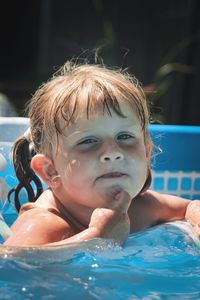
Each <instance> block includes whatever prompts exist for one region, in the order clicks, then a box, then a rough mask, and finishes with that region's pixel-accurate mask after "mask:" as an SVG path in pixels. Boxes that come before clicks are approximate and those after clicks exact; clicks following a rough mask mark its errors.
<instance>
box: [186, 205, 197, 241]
mask: <svg viewBox="0 0 200 300" xmlns="http://www.w3.org/2000/svg"><path fill="white" fill-rule="evenodd" d="M185 219H186V220H187V221H188V222H189V223H190V224H191V225H192V227H193V233H194V234H195V235H196V236H197V237H198V238H200V201H199V200H192V201H191V202H190V203H189V204H188V206H187V209H186V213H185Z"/></svg>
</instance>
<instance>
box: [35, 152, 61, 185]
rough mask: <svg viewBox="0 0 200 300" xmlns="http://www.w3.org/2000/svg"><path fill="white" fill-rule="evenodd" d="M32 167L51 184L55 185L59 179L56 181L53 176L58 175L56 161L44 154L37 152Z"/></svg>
mask: <svg viewBox="0 0 200 300" xmlns="http://www.w3.org/2000/svg"><path fill="white" fill-rule="evenodd" d="M31 168H32V169H33V170H34V172H35V173H37V174H38V175H39V176H40V178H41V179H42V180H43V181H44V182H45V183H46V184H47V185H48V186H49V187H55V184H56V186H57V185H58V184H59V181H54V180H53V178H54V177H55V176H56V175H57V171H56V169H55V166H54V163H53V162H52V160H51V159H50V158H49V157H48V156H46V155H44V154H36V155H35V156H33V158H32V160H31Z"/></svg>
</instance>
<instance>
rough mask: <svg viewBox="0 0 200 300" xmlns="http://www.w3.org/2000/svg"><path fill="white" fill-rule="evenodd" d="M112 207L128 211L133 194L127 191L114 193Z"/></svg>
mask: <svg viewBox="0 0 200 300" xmlns="http://www.w3.org/2000/svg"><path fill="white" fill-rule="evenodd" d="M110 204H111V205H110V208H113V209H120V211H121V212H127V210H128V208H129V206H130V204H131V196H130V195H129V193H128V192H126V191H119V192H117V193H116V194H115V195H114V199H113V201H112V202H111V203H110Z"/></svg>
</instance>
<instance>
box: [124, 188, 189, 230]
mask: <svg viewBox="0 0 200 300" xmlns="http://www.w3.org/2000/svg"><path fill="white" fill-rule="evenodd" d="M189 203H190V200H187V199H183V198H181V197H177V196H173V195H167V194H160V193H158V192H155V191H152V190H148V191H146V192H145V193H143V194H141V195H139V196H138V197H137V198H136V199H134V201H133V205H132V209H131V211H129V215H130V218H131V223H132V228H131V232H135V231H140V230H143V229H145V228H148V227H151V226H153V225H156V224H159V223H163V222H168V221H175V220H181V219H184V218H185V214H186V210H187V207H188V204H189Z"/></svg>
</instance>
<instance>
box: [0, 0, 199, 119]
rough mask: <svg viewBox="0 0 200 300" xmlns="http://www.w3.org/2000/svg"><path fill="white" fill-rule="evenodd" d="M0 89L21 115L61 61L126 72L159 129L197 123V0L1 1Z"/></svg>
mask: <svg viewBox="0 0 200 300" xmlns="http://www.w3.org/2000/svg"><path fill="white" fill-rule="evenodd" d="M0 5H1V6H0V7H1V10H0V11H1V18H0V37H1V40H0V41H1V45H0V92H2V93H4V94H6V95H7V96H8V97H9V98H10V99H11V101H12V103H13V104H14V105H15V107H16V108H17V110H18V112H19V114H20V115H24V110H23V109H24V107H25V103H26V101H27V100H29V99H30V97H31V94H32V93H33V92H34V91H35V89H36V88H37V87H38V85H40V84H41V83H42V82H44V81H46V80H47V79H48V78H49V76H51V75H52V74H53V73H54V72H55V71H56V69H57V68H58V67H60V66H61V65H62V64H63V63H64V62H65V61H66V60H67V59H71V58H72V57H77V56H79V57H80V58H82V57H91V58H92V57H94V53H97V54H98V55H99V56H101V57H102V59H103V61H104V63H105V64H106V65H108V66H118V67H123V68H128V70H129V71H130V72H131V73H133V74H134V75H135V76H136V77H137V78H138V79H139V81H140V82H141V83H142V84H143V86H144V88H145V90H146V91H147V92H149V91H153V93H147V97H148V99H149V100H150V101H151V102H152V104H153V106H152V110H153V113H154V116H155V117H156V118H157V119H158V120H161V121H162V122H163V123H165V124H180V125H186V124H188V125H200V108H199V102H200V101H199V99H200V97H199V86H200V1H199V0H168V1H164V0H150V1H149V0H137V1H136V0H129V1H128V0H123V1H122V0H120V1H119V0H118V1H117V0H109V1H108V0H82V1H81V0H80V1H78V0H73V1H68V0H29V1H27V0H19V1H9V0H7V1H1V4H0Z"/></svg>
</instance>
